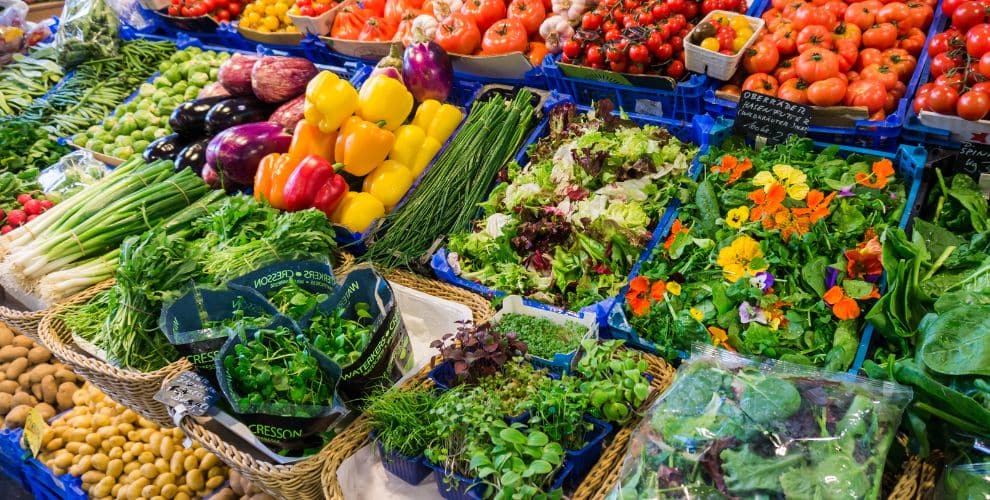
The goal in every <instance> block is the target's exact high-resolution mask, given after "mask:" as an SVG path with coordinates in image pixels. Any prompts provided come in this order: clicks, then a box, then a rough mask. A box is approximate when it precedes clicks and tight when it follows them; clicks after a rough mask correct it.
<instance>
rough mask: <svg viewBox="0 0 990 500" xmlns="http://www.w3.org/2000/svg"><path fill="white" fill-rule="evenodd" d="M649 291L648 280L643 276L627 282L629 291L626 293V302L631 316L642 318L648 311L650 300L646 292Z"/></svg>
mask: <svg viewBox="0 0 990 500" xmlns="http://www.w3.org/2000/svg"><path fill="white" fill-rule="evenodd" d="M649 290H650V280H648V279H646V278H645V277H643V276H636V277H635V278H633V279H632V281H630V282H629V291H627V292H626V302H627V303H628V304H629V308H630V309H632V312H633V314H635V315H636V316H642V315H644V314H646V313H647V312H649V310H650V298H649V297H648V296H647V292H648V291H649Z"/></svg>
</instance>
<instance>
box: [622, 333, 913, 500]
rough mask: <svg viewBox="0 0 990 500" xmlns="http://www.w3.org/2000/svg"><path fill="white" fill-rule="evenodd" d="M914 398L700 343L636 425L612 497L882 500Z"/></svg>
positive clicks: (870, 383) (898, 391)
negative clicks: (890, 454)
mask: <svg viewBox="0 0 990 500" xmlns="http://www.w3.org/2000/svg"><path fill="white" fill-rule="evenodd" d="M910 398H911V391H910V389H907V388H904V387H902V386H897V385H894V384H880V383H877V382H873V381H868V380H865V379H864V380H858V381H857V380H854V379H852V378H851V377H849V376H848V375H847V374H840V373H828V372H818V371H815V370H813V369H806V368H803V367H801V366H798V365H791V364H789V363H783V362H778V363H776V364H774V365H772V366H767V365H766V364H763V365H761V364H759V363H757V362H754V361H752V360H748V359H746V358H742V357H740V356H737V355H734V354H732V353H729V352H727V351H716V350H715V349H713V348H710V347H709V348H706V349H699V351H698V352H696V353H695V355H694V356H692V358H691V359H689V360H688V361H685V362H684V363H682V365H681V367H680V369H679V370H678V373H677V377H676V378H675V379H674V383H673V384H672V385H671V386H670V388H669V389H668V390H667V392H666V393H664V396H663V397H662V398H661V399H660V400H659V401H657V403H656V404H654V405H653V407H652V408H651V409H650V412H649V414H648V415H647V417H646V418H645V419H644V420H643V422H642V423H641V424H640V426H639V428H638V429H637V430H636V431H635V434H634V436H633V438H632V440H631V441H630V444H629V448H628V449H629V450H630V451H629V452H627V455H626V458H625V461H624V463H623V465H622V472H621V475H620V481H619V484H618V485H616V487H615V489H614V490H612V492H611V493H610V495H609V497H608V498H610V499H637V500H638V499H648V498H726V497H727V498H794V499H803V498H878V496H879V494H880V483H881V478H882V476H883V466H884V461H885V459H886V456H887V451H888V450H889V448H890V445H891V443H892V442H893V440H894V437H895V435H896V432H897V426H898V424H899V422H900V418H901V412H902V411H903V409H904V406H905V405H906V404H907V402H908V401H909V400H910Z"/></svg>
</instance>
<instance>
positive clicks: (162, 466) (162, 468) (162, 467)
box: [155, 457, 171, 474]
mask: <svg viewBox="0 0 990 500" xmlns="http://www.w3.org/2000/svg"><path fill="white" fill-rule="evenodd" d="M155 468H156V469H158V473H159V474H165V473H169V474H171V472H169V468H168V462H167V461H166V460H165V459H164V458H161V457H158V458H156V459H155Z"/></svg>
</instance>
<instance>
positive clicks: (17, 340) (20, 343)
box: [14, 335, 35, 349]
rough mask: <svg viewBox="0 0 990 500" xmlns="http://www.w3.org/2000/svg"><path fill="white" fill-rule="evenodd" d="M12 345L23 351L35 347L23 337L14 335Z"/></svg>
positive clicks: (31, 341) (32, 342)
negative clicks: (21, 348)
mask: <svg viewBox="0 0 990 500" xmlns="http://www.w3.org/2000/svg"><path fill="white" fill-rule="evenodd" d="M14 345H15V346H17V347H23V348H25V349H30V348H32V347H34V346H35V344H34V341H33V340H31V339H29V338H27V337H25V336H24V335H15V336H14Z"/></svg>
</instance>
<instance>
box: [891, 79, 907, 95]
mask: <svg viewBox="0 0 990 500" xmlns="http://www.w3.org/2000/svg"><path fill="white" fill-rule="evenodd" d="M888 93H889V94H892V95H893V96H894V97H896V98H898V99H900V98H902V97H904V94H907V85H904V82H900V81H899V82H897V83H896V84H895V85H894V88H892V89H890V92H888Z"/></svg>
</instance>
